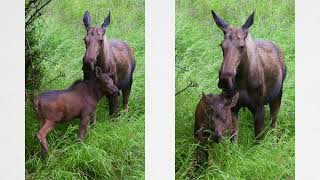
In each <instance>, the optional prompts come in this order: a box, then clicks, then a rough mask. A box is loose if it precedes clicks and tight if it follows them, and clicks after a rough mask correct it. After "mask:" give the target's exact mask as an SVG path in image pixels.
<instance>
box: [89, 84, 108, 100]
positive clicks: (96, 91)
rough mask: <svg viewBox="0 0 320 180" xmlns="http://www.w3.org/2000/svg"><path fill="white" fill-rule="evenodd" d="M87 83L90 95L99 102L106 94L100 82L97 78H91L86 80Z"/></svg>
mask: <svg viewBox="0 0 320 180" xmlns="http://www.w3.org/2000/svg"><path fill="white" fill-rule="evenodd" d="M86 84H87V87H88V91H89V92H88V93H89V96H90V97H91V98H93V99H94V100H95V101H97V102H98V101H99V100H100V99H101V98H102V97H103V95H104V93H103V92H102V90H101V85H100V83H99V82H97V80H96V79H90V80H86Z"/></svg>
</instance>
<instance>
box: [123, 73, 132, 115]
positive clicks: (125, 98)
mask: <svg viewBox="0 0 320 180" xmlns="http://www.w3.org/2000/svg"><path fill="white" fill-rule="evenodd" d="M131 85H132V79H131V80H130V84H129V86H128V87H127V88H126V89H123V90H122V95H123V108H124V109H125V111H126V112H128V109H129V106H128V102H129V96H130V92H131Z"/></svg>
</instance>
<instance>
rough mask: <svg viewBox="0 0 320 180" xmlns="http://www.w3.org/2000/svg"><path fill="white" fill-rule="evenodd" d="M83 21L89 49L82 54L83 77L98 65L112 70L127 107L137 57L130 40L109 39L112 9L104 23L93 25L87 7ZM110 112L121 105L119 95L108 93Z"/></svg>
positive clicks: (90, 73)
mask: <svg viewBox="0 0 320 180" xmlns="http://www.w3.org/2000/svg"><path fill="white" fill-rule="evenodd" d="M83 22H84V25H85V28H86V31H87V34H86V36H85V38H84V42H85V45H86V52H85V55H84V57H83V67H82V69H83V71H84V79H90V78H92V77H93V70H94V69H95V66H98V67H100V68H101V69H102V71H103V72H104V73H107V74H110V77H111V78H112V79H113V82H114V84H115V86H116V87H117V88H118V89H119V90H121V91H122V95H123V106H124V108H125V110H126V111H127V110H128V101H129V96H130V92H131V86H132V74H133V71H134V69H135V58H134V54H133V51H132V49H131V48H130V47H129V46H128V44H127V43H125V42H123V41H119V40H112V41H108V40H107V37H106V36H105V32H106V28H107V27H108V25H109V23H110V12H109V15H108V16H107V17H106V18H105V20H104V22H103V24H102V25H101V27H99V26H95V27H92V26H91V18H90V14H89V12H88V11H86V12H85V13H84V16H83ZM106 97H107V99H108V102H109V112H110V115H112V116H114V115H115V114H116V111H117V107H118V96H114V95H112V94H108V93H107V94H106Z"/></svg>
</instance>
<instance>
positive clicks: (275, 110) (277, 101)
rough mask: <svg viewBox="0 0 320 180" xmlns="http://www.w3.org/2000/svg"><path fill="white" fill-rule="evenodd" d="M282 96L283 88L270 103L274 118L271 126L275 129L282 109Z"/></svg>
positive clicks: (272, 117)
mask: <svg viewBox="0 0 320 180" xmlns="http://www.w3.org/2000/svg"><path fill="white" fill-rule="evenodd" d="M281 97H282V90H281V92H280V94H279V96H278V97H277V98H276V99H275V100H273V101H271V102H270V103H269V106H270V113H271V120H272V123H271V127H272V128H273V129H275V128H276V127H277V117H278V113H279V110H280V105H281Z"/></svg>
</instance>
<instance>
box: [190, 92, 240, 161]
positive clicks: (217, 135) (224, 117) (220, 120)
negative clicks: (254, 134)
mask: <svg viewBox="0 0 320 180" xmlns="http://www.w3.org/2000/svg"><path fill="white" fill-rule="evenodd" d="M238 98H239V93H237V94H236V95H234V96H233V97H232V98H227V97H226V96H225V94H218V95H215V94H208V95H205V94H204V93H202V98H201V100H200V102H199V103H198V105H197V107H196V112H195V125H194V137H195V139H196V140H197V143H199V144H200V145H204V144H205V143H206V142H207V140H208V139H209V137H210V131H211V132H212V133H213V140H214V142H215V143H219V142H220V140H221V139H222V135H223V134H225V133H226V132H228V133H229V134H231V140H232V141H233V142H234V143H236V142H237V139H238V133H237V126H238V122H237V119H236V118H232V114H231V108H232V107H234V106H235V105H236V104H237V101H238ZM196 153H197V159H198V160H200V159H202V157H203V154H202V153H204V151H202V150H199V149H198V150H197V152H196ZM199 153H201V154H202V155H201V154H199ZM207 155H208V154H207V153H205V156H207ZM198 160H197V161H198Z"/></svg>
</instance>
